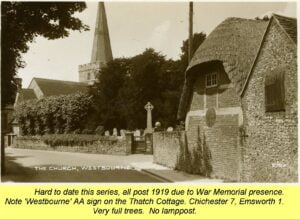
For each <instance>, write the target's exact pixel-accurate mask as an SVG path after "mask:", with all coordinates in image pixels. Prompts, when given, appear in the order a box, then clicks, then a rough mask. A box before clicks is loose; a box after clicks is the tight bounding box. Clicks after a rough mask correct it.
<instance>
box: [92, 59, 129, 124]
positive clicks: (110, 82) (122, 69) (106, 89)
mask: <svg viewBox="0 0 300 219" xmlns="http://www.w3.org/2000/svg"><path fill="white" fill-rule="evenodd" d="M129 66H130V59H126V58H119V59H114V60H113V61H111V62H109V63H108V64H107V66H106V67H104V68H102V69H101V71H100V74H98V75H97V79H98V82H97V83H96V84H95V85H94V87H93V88H92V89H91V95H92V96H93V103H94V107H93V113H91V119H90V121H89V124H88V125H89V126H91V127H92V128H95V127H96V126H98V125H102V126H104V127H105V128H106V129H113V128H115V127H116V128H119V129H120V128H124V127H125V126H126V124H125V119H124V116H123V115H122V114H120V106H119V104H122V103H121V102H122V101H121V100H122V98H123V97H122V96H120V95H119V92H120V89H121V88H122V87H123V85H124V81H125V78H126V77H128V72H129ZM124 104H126V103H124Z"/></svg>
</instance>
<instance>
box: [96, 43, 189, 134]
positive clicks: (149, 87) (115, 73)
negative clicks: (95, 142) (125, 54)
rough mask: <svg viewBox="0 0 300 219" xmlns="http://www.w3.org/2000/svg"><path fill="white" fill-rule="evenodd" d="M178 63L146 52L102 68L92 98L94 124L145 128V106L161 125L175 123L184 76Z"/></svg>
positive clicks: (152, 52)
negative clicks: (150, 104) (151, 109)
mask: <svg viewBox="0 0 300 219" xmlns="http://www.w3.org/2000/svg"><path fill="white" fill-rule="evenodd" d="M179 65H180V62H179V61H173V60H166V59H165V57H164V56H162V55H160V54H159V53H157V52H155V51H154V50H153V49H147V50H145V52H143V53H142V54H140V55H137V56H134V57H132V58H127V59H125V58H122V59H115V60H113V61H111V62H110V63H108V65H107V66H106V67H105V68H103V69H101V72H100V74H99V76H98V80H99V83H96V84H95V86H94V88H93V91H92V95H93V102H94V103H95V106H94V108H95V111H94V112H95V114H96V115H97V118H96V119H93V120H94V121H96V120H97V123H101V124H102V125H103V126H104V127H105V129H113V128H115V127H116V128H118V129H122V128H124V129H136V128H145V123H146V122H145V121H146V111H145V109H144V106H145V104H146V103H147V102H148V101H150V102H151V103H152V104H153V105H154V107H155V108H154V110H153V119H154V121H156V120H159V121H160V122H161V123H162V124H163V126H170V125H172V124H174V123H175V122H176V111H177V106H178V102H179V96H180V92H181V86H182V84H183V79H184V74H183V72H180V71H179Z"/></svg>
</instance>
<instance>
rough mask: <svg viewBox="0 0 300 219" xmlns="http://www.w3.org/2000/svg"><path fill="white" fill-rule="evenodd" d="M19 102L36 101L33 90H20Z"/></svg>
mask: <svg viewBox="0 0 300 219" xmlns="http://www.w3.org/2000/svg"><path fill="white" fill-rule="evenodd" d="M18 98H19V101H25V100H31V99H36V98H37V96H36V95H35V93H34V90H33V89H29V88H22V89H21V90H20V92H19V97H18Z"/></svg>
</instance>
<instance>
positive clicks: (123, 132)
mask: <svg viewBox="0 0 300 219" xmlns="http://www.w3.org/2000/svg"><path fill="white" fill-rule="evenodd" d="M125 134H126V131H125V130H124V129H121V130H120V135H121V136H122V137H124V136H125Z"/></svg>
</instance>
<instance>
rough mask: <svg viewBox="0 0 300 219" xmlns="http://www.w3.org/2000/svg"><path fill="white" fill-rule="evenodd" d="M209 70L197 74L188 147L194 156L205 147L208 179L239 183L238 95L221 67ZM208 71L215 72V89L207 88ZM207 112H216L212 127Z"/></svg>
mask: <svg viewBox="0 0 300 219" xmlns="http://www.w3.org/2000/svg"><path fill="white" fill-rule="evenodd" d="M211 68H212V69H206V71H205V72H199V74H197V75H196V80H195V84H194V87H193V97H192V101H191V106H190V111H189V112H188V114H187V118H186V134H187V143H188V148H189V151H191V152H192V154H191V156H192V157H193V152H194V151H195V150H196V148H197V147H199V145H201V144H202V145H205V147H206V148H207V153H208V156H209V159H208V160H207V162H208V164H207V165H206V167H205V168H206V173H207V174H208V175H209V176H211V177H214V178H222V179H225V180H228V181H239V179H240V175H239V173H240V166H241V156H240V153H241V149H240V146H239V129H240V126H241V125H242V123H243V118H242V110H241V107H240V101H239V96H238V94H237V93H236V90H235V86H234V85H233V84H232V83H231V81H230V80H229V78H228V75H227V74H226V72H225V71H224V69H223V68H222V66H219V67H218V68H216V66H211ZM211 71H216V72H217V80H218V86H217V87H213V88H206V87H205V74H206V73H209V72H211ZM208 109H210V110H213V111H214V112H215V119H214V121H213V122H211V124H208V123H207V117H206V115H207V111H208ZM202 147H203V146H202Z"/></svg>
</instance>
